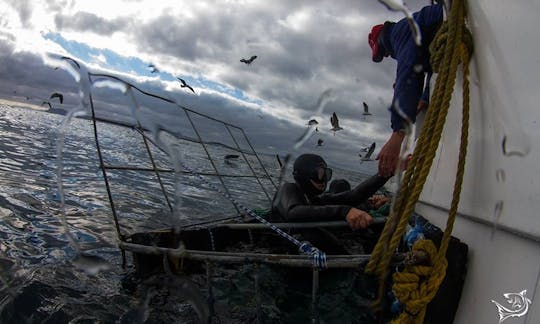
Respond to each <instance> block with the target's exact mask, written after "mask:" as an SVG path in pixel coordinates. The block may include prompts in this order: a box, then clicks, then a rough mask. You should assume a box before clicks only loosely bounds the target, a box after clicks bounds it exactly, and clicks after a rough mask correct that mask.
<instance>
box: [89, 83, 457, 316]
mask: <svg viewBox="0 0 540 324" xmlns="http://www.w3.org/2000/svg"><path fill="white" fill-rule="evenodd" d="M89 77H90V78H91V80H92V79H94V80H104V79H106V80H108V81H109V82H113V83H117V84H120V85H121V87H117V88H122V89H124V90H123V93H124V96H119V97H121V98H122V99H121V100H127V101H128V102H126V103H124V104H127V105H128V106H131V107H132V110H131V111H128V112H127V113H125V114H124V117H125V115H128V116H131V117H132V119H131V120H130V121H129V122H126V121H125V118H118V121H114V120H111V118H110V117H111V116H108V118H107V119H106V120H105V119H104V118H103V116H100V115H99V113H98V109H96V108H97V106H98V105H99V104H104V103H103V102H101V101H100V100H99V97H100V93H99V92H100V91H112V90H111V89H110V88H107V87H105V88H103V89H101V90H99V89H98V90H96V91H95V92H93V93H92V96H91V97H90V108H91V121H92V123H93V129H94V135H95V144H96V149H97V154H98V157H99V163H100V169H101V172H102V174H103V179H104V183H105V187H106V190H107V195H108V199H109V203H110V206H111V212H112V217H113V219H114V224H115V227H116V231H117V235H118V241H119V247H120V248H121V249H122V254H123V257H124V264H125V262H126V261H125V260H126V259H125V251H129V252H131V253H133V261H134V265H135V269H136V272H137V274H138V275H139V276H141V277H145V276H149V275H152V274H155V273H167V274H171V275H190V274H199V275H201V276H203V277H204V281H205V284H204V285H203V286H205V287H204V290H205V292H206V294H207V302H208V307H207V309H208V314H207V315H208V316H209V318H212V317H214V316H216V315H215V314H216V312H215V302H216V300H218V299H219V298H218V297H217V296H216V295H217V292H216V291H217V290H218V288H216V284H217V282H218V281H220V280H221V285H222V286H223V284H224V283H223V280H222V279H223V278H232V277H230V274H231V272H230V271H229V272H228V270H231V269H234V273H243V270H245V267H246V266H249V269H250V270H249V271H248V272H249V275H248V276H247V277H249V278H250V279H251V280H252V283H250V284H248V286H249V288H248V289H243V290H242V289H240V288H239V287H244V286H245V285H244V284H236V288H237V291H240V292H241V293H242V294H243V295H244V296H243V297H246V296H249V297H250V298H251V299H249V300H245V299H244V300H243V301H242V302H240V304H242V303H244V304H245V303H247V304H250V305H251V306H252V307H251V310H252V312H251V313H250V311H248V310H247V309H246V308H245V307H243V306H242V307H241V306H240V305H239V304H237V305H235V306H233V308H236V309H237V310H239V311H240V312H242V313H243V314H244V316H245V317H246V316H247V317H249V318H244V320H247V321H256V322H258V323H262V322H267V321H272V322H273V321H281V322H283V321H285V322H290V321H302V322H303V321H306V320H309V321H313V322H319V320H320V319H321V318H323V319H324V321H334V320H339V321H340V322H355V323H356V322H364V323H369V322H373V321H374V319H375V317H373V314H371V311H370V310H369V308H368V305H369V301H370V300H371V299H373V298H374V297H375V296H374V293H373V291H374V290H375V288H374V285H375V283H376V280H371V281H370V280H368V278H367V276H366V275H364V274H363V266H364V265H365V263H366V262H367V261H368V260H369V258H370V253H371V251H372V249H373V247H374V245H375V243H376V242H377V239H378V236H379V234H380V232H381V230H382V228H383V226H384V219H380V220H379V221H376V222H375V224H374V225H373V226H371V227H370V229H368V230H365V231H351V230H350V228H349V227H348V226H347V223H346V222H344V221H340V222H320V223H279V224H272V223H270V222H268V221H267V220H266V218H265V216H267V214H266V213H267V210H265V207H268V206H270V204H271V199H272V197H273V193H274V192H275V190H276V189H277V185H278V179H279V175H280V171H281V168H279V167H271V171H270V172H269V171H268V170H269V167H268V165H269V164H268V163H265V162H263V158H261V156H260V155H258V154H257V152H255V150H254V148H253V146H252V145H251V143H250V141H249V139H248V137H247V135H246V134H245V132H244V130H243V129H242V128H240V127H238V126H235V125H232V124H230V123H227V122H224V121H221V120H219V119H217V118H214V117H211V116H209V115H206V114H204V113H201V112H197V111H194V110H192V109H189V108H187V107H184V106H182V105H179V104H177V103H176V102H175V101H174V100H171V99H167V98H163V97H160V96H157V95H154V94H151V93H148V92H145V91H143V90H141V89H139V88H138V87H136V86H134V85H132V84H130V83H128V82H126V81H124V80H122V79H119V78H117V77H113V76H109V75H103V74H92V73H89ZM113 88H114V87H113ZM113 90H114V89H113ZM116 91H118V90H116ZM119 101H120V99H119ZM116 104H117V105H120V104H121V102H118V103H116ZM113 117H114V116H113ZM111 123H113V124H117V125H120V126H123V128H125V129H127V130H126V132H128V133H127V134H126V136H132V135H133V134H132V133H136V134H137V136H139V138H140V143H139V144H135V143H134V144H133V147H132V148H131V149H135V150H137V151H138V152H139V155H137V156H134V155H133V156H132V155H129V154H127V153H125V152H114V151H111V150H108V149H107V148H106V147H105V146H106V145H105V144H106V143H102V141H101V138H100V136H99V134H98V133H99V130H100V129H102V128H106V127H107V126H106V125H110V124H111ZM171 123H172V124H174V125H175V127H174V128H171V127H165V126H166V125H170V124H171ZM201 125H203V126H201ZM171 129H177V130H178V131H173V130H171ZM133 138H135V137H133ZM107 140H108V141H110V140H111V139H110V137H108V139H107ZM107 140H104V142H105V141H107ZM140 152H144V154H143V155H142V156H143V157H145V158H146V160H147V161H146V163H144V164H139V163H138V162H137V160H139V159H140V158H141V155H140ZM188 152H189V153H188ZM225 156H228V157H229V158H230V157H231V156H233V157H234V158H235V159H237V160H236V162H231V161H230V160H228V159H225V158H224V157H225ZM201 161H203V162H201ZM274 162H275V161H274ZM231 163H241V164H242V166H241V167H237V168H235V167H231ZM193 165H195V166H196V167H193ZM141 174H142V175H143V176H141ZM126 177H128V178H131V179H133V178H134V177H141V178H140V181H137V183H140V187H139V188H136V186H134V187H133V188H129V189H130V190H131V191H133V192H134V193H133V195H136V192H137V190H143V191H145V193H146V191H150V190H152V191H155V192H158V193H159V195H158V194H156V195H155V196H152V197H154V198H153V199H151V201H146V202H144V204H145V205H146V207H142V208H141V207H133V206H129V204H131V203H132V202H133V197H123V196H122V195H115V194H114V192H115V190H114V186H115V185H122V179H125V178H126ZM246 182H247V183H248V184H246ZM240 183H242V185H239V184H240ZM246 188H250V189H251V192H250V194H249V195H246V194H245V190H246ZM178 190H188V191H189V190H191V191H192V192H190V193H188V194H186V193H185V192H184V193H183V195H181V196H180V195H179V194H178V192H177V191H178ZM128 198H129V199H128ZM179 199H181V200H182V201H181V202H180V201H179ZM200 206H203V208H202V211H201V210H199V209H198V208H197V207H200ZM210 215H211V216H210ZM156 219H157V220H158V221H155V220H156ZM465 247H466V246H465ZM323 251H324V252H323ZM449 253H457V254H459V255H460V256H462V255H463V254H464V255H465V259H464V260H463V258H461V259H460V260H459V262H458V265H456V266H455V268H456V269H455V270H456V271H457V272H458V273H457V274H456V275H455V276H453V277H451V278H450V277H449V276H447V277H448V278H447V279H445V282H446V283H449V284H447V285H446V287H445V288H444V287H443V288H444V289H446V290H445V293H448V292H449V294H451V295H452V296H453V297H452V298H453V300H452V303H450V304H449V303H447V300H443V303H445V304H446V305H450V306H444V307H443V308H441V307H438V306H436V305H435V306H431V304H430V307H431V308H432V309H434V310H437V311H438V312H439V315H438V316H439V317H436V316H434V317H432V318H435V319H437V321H436V322H437V323H450V322H451V319H452V318H453V314H454V313H455V309H456V308H457V301H458V300H459V293H460V291H461V286H462V284H463V280H464V271H465V265H466V248H465V250H464V248H463V244H462V243H460V242H459V240H457V241H456V242H453V243H452V244H451V248H450V249H449ZM423 261H425V256H424V255H422V254H412V253H411V252H408V251H407V250H406V249H404V250H402V252H399V253H396V254H395V256H394V260H393V262H394V263H395V264H396V265H403V264H405V263H406V262H412V263H421V262H423ZM227 269H228V270H227ZM322 269H325V271H321V270H322ZM231 271H232V270H231ZM268 271H272V273H274V274H275V273H281V274H282V276H281V277H280V278H282V279H283V280H282V281H279V280H277V281H276V280H274V281H275V282H279V283H280V284H279V287H276V284H269V283H268V282H267V281H265V279H264V278H263V277H262V274H264V273H267V272H268ZM218 272H219V274H218ZM270 277H272V276H270ZM369 279H373V278H369ZM232 282H234V280H233V279H230V280H227V281H226V283H227V284H228V285H230V284H232ZM370 282H371V283H370ZM300 283H301V284H302V286H303V288H300V287H299V286H298V285H299V284H300ZM269 287H272V288H269ZM284 287H291V289H293V288H292V287H294V289H297V290H302V289H303V293H302V294H300V295H298V294H292V295H290V291H292V290H289V289H288V288H284ZM306 287H307V288H306ZM336 287H340V288H341V289H342V291H345V293H342V294H341V295H340V294H336V291H335V289H337V288H336ZM221 288H222V290H221V293H222V297H223V296H224V295H227V294H226V293H223V291H224V290H223V287H221ZM244 288H245V287H244ZM228 291H229V290H228ZM270 291H273V292H274V293H276V294H278V295H280V294H281V295H283V294H285V295H287V296H286V297H284V296H281V297H280V296H278V297H277V299H274V300H269V299H268V298H267V296H266V295H267V293H269V292H270ZM359 291H360V292H362V293H363V294H362V293H361V294H360V295H359V294H358V293H359ZM289 295H290V296H289ZM298 296H302V298H303V300H302V302H301V303H299V298H298ZM328 296H331V297H328ZM332 296H333V297H332ZM337 296H341V297H339V298H338V297H337ZM456 298H457V299H456ZM276 300H279V302H277V301H276ZM351 300H352V302H351ZM294 303H299V304H298V305H300V306H298V307H297V309H296V310H294V311H293V310H291V309H288V307H290V305H291V304H294ZM345 304H346V305H349V306H350V307H349V308H347V309H346V308H344V307H345V306H344V305H345ZM445 307H446V308H445ZM282 309H287V310H286V312H288V313H289V314H287V316H285V317H283V316H282V315H278V314H277V313H278V311H279V310H282ZM298 309H300V310H301V311H300V313H303V314H301V315H298V314H299V313H298ZM353 309H354V310H355V311H353ZM441 309H442V310H441ZM245 314H251V315H250V316H251V317H250V316H248V315H245ZM291 314H296V315H291ZM306 314H308V315H306ZM449 314H450V315H449ZM289 315H290V316H289ZM294 316H297V317H294ZM284 318H285V320H284ZM428 318H429V315H428ZM441 318H446V319H448V318H450V322H448V321H447V320H446V321H445V320H440V319H441ZM434 322H435V321H434Z"/></svg>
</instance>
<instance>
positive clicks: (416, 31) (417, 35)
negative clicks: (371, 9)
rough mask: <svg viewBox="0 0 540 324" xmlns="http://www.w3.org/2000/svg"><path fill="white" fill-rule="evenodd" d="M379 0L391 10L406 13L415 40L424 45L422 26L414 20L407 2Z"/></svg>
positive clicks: (417, 43)
mask: <svg viewBox="0 0 540 324" xmlns="http://www.w3.org/2000/svg"><path fill="white" fill-rule="evenodd" d="M379 2H380V3H382V4H383V5H384V6H385V7H386V8H388V9H389V10H392V11H399V12H402V13H403V15H405V18H407V23H408V24H409V28H410V29H411V33H412V36H413V39H414V42H415V43H416V45H418V46H420V45H422V33H421V32H420V27H419V26H418V24H417V23H416V21H415V20H414V18H413V15H412V13H411V11H410V10H409V8H407V6H406V5H405V3H404V2H403V1H402V0H379Z"/></svg>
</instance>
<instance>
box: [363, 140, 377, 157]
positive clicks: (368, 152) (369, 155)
mask: <svg viewBox="0 0 540 324" xmlns="http://www.w3.org/2000/svg"><path fill="white" fill-rule="evenodd" d="M374 151H375V142H373V143H371V146H370V147H369V149H368V151H367V153H366V155H364V157H363V158H362V161H371V159H370V158H371V154H373V152H374Z"/></svg>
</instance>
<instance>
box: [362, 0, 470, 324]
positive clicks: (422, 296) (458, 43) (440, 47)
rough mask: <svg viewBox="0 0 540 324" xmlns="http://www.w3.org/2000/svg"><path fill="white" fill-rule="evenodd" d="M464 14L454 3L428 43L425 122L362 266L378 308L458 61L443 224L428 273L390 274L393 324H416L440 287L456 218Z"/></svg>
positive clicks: (466, 39) (466, 46)
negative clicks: (398, 307)
mask: <svg viewBox="0 0 540 324" xmlns="http://www.w3.org/2000/svg"><path fill="white" fill-rule="evenodd" d="M465 16H466V13H465V0H456V1H454V3H453V6H452V9H451V11H450V14H449V17H448V20H447V21H445V22H444V23H443V25H442V26H441V28H440V29H439V31H438V32H437V35H436V37H435V39H434V40H433V42H432V43H431V45H430V52H431V65H432V68H433V71H434V72H436V73H438V76H437V81H436V85H435V88H434V91H433V95H432V100H431V103H430V105H429V109H428V110H427V113H426V119H425V122H424V125H423V127H422V131H421V134H420V137H419V138H418V142H417V144H416V147H415V150H414V153H413V157H412V161H411V163H409V165H408V168H407V170H406V171H405V175H404V177H403V181H402V184H401V187H400V190H399V193H398V195H397V198H396V201H395V203H394V206H393V208H392V210H391V211H390V216H389V219H388V220H387V223H386V225H385V228H384V229H383V232H382V233H381V237H380V238H379V241H378V242H377V245H376V246H375V248H374V250H373V253H372V256H371V259H370V262H369V263H368V265H367V266H366V272H367V273H371V274H375V275H377V276H378V277H379V297H378V300H377V301H376V302H375V303H374V306H378V305H380V302H381V300H382V296H383V295H384V294H383V293H384V289H385V285H384V282H385V280H386V277H387V276H388V273H389V264H390V260H391V257H392V255H393V253H394V251H395V249H396V248H397V246H398V244H399V242H400V240H401V238H402V237H403V234H404V232H405V230H406V227H407V222H408V220H409V217H410V215H411V213H412V211H413V209H414V206H415V204H416V202H417V201H418V198H419V196H420V194H421V192H422V189H423V187H424V184H425V182H426V179H427V176H428V174H429V171H430V168H431V165H432V163H433V159H434V157H435V154H436V151H437V148H438V146H439V141H440V138H441V135H442V130H443V126H444V123H445V120H446V116H447V113H448V109H449V107H450V99H451V98H452V93H453V90H454V83H455V79H456V74H457V68H458V65H459V64H460V63H461V66H462V71H463V84H462V86H463V119H462V129H461V143H460V151H459V162H458V167H457V174H456V180H455V183H454V192H453V197H452V203H451V207H450V211H449V215H448V220H447V225H446V229H445V232H444V235H443V238H442V241H441V245H440V247H439V250H438V251H437V253H435V254H433V255H432V259H431V262H432V263H431V266H430V267H429V271H428V270H426V269H424V268H417V267H409V268H407V269H406V270H405V271H404V272H403V273H401V274H396V275H395V276H394V279H396V278H398V280H401V279H403V280H404V282H406V283H407V284H403V283H399V284H398V285H401V286H399V287H398V288H396V287H395V286H394V290H396V289H397V290H398V291H399V294H400V295H401V296H402V298H404V299H405V300H401V299H400V301H401V302H402V303H404V306H405V310H406V312H403V313H402V315H401V316H400V317H399V318H398V323H422V322H423V319H424V315H425V308H426V306H427V304H428V303H429V302H430V301H431V299H433V297H434V296H435V294H436V292H437V290H438V287H439V285H440V283H441V282H442V280H443V279H444V277H445V275H446V257H445V255H446V250H447V248H448V243H449V240H450V234H451V232H452V229H453V224H454V220H455V217H456V214H457V206H458V203H459V195H460V193H461V185H462V181H463V174H464V167H465V156H466V153H467V138H468V119H469V89H468V88H469V83H468V72H469V70H468V62H469V55H470V54H469V53H471V51H472V37H471V35H470V33H469V31H468V30H467V29H466V26H465ZM421 242H422V243H418V247H417V248H419V249H423V250H426V249H428V250H430V249H431V248H428V247H426V246H427V244H429V243H425V242H424V241H421ZM431 244H433V243H431ZM430 251H431V250H430ZM431 252H432V251H431ZM419 269H423V270H419ZM425 271H427V272H425ZM418 272H420V273H422V276H419V274H418ZM424 272H425V273H424ZM411 278H417V279H418V280H417V282H416V283H414V282H411V281H410V280H411ZM413 281H414V280H413ZM403 287H407V289H408V290H409V292H407V293H406V294H405V293H403Z"/></svg>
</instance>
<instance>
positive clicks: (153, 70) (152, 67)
mask: <svg viewBox="0 0 540 324" xmlns="http://www.w3.org/2000/svg"><path fill="white" fill-rule="evenodd" d="M148 67H149V68H150V73H156V72H159V70H158V68H157V67H156V66H155V65H154V64H152V63H150V64H148Z"/></svg>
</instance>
